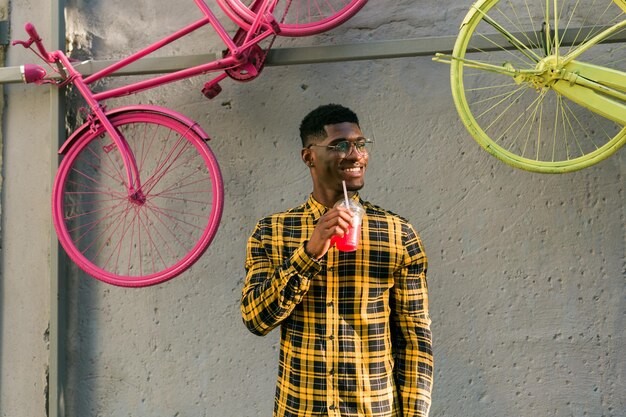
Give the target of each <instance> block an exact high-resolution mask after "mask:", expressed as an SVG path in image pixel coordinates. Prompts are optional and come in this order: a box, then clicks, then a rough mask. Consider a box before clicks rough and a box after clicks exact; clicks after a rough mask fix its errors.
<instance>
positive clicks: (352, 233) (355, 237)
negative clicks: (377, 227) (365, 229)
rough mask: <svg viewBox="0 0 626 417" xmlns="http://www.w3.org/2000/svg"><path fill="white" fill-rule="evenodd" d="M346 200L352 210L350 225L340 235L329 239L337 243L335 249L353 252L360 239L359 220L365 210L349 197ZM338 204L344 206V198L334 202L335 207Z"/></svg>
mask: <svg viewBox="0 0 626 417" xmlns="http://www.w3.org/2000/svg"><path fill="white" fill-rule="evenodd" d="M348 202H349V207H350V211H352V214H353V217H352V226H351V227H350V228H349V229H348V232H347V233H346V234H344V235H343V236H342V237H339V236H333V237H332V238H331V240H330V241H331V243H332V244H333V245H337V249H339V250H340V251H342V252H354V251H355V250H356V249H357V248H358V247H359V241H360V240H361V222H362V220H363V215H364V214H365V210H364V209H363V207H362V206H361V205H360V204H359V203H358V202H357V201H355V200H350V199H349V200H348ZM338 205H344V206H346V203H345V200H343V199H342V200H339V201H338V202H337V203H336V204H335V207H336V206H338Z"/></svg>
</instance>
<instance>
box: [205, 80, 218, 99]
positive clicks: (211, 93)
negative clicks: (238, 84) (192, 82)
mask: <svg viewBox="0 0 626 417" xmlns="http://www.w3.org/2000/svg"><path fill="white" fill-rule="evenodd" d="M221 92H222V87H221V86H220V85H219V84H218V83H213V82H210V81H209V82H208V83H206V84H204V88H203V89H202V94H204V96H205V97H206V98H208V99H209V100H210V99H212V98H215V97H217V95H218V94H219V93H221Z"/></svg>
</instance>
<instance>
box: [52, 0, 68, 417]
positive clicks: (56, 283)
mask: <svg viewBox="0 0 626 417" xmlns="http://www.w3.org/2000/svg"><path fill="white" fill-rule="evenodd" d="M50 7H51V25H50V32H51V35H52V39H51V41H52V45H53V46H54V47H55V49H61V50H65V13H64V11H65V0H52V1H51V4H50ZM50 139H51V144H52V145H51V155H50V158H51V164H50V165H51V170H52V172H51V178H52V180H51V181H54V177H55V175H56V171H57V168H58V165H59V155H58V153H57V149H58V148H59V146H61V144H62V143H63V141H64V140H65V91H64V89H59V88H57V87H50ZM50 189H52V186H51V187H50ZM50 224H52V221H50ZM51 228H52V227H51ZM50 240H51V242H50V351H49V364H48V415H49V416H50V417H64V416H65V409H64V397H63V394H64V383H65V369H66V366H65V365H66V360H65V354H66V346H65V342H66V340H67V335H66V331H65V329H66V328H67V274H66V270H67V260H66V256H65V253H64V252H63V250H61V248H60V246H59V241H58V240H57V237H56V234H55V232H54V228H52V230H51V233H50Z"/></svg>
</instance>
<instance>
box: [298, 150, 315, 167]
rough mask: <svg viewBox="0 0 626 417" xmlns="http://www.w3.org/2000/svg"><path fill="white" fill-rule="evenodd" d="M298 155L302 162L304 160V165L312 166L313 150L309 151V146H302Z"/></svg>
mask: <svg viewBox="0 0 626 417" xmlns="http://www.w3.org/2000/svg"><path fill="white" fill-rule="evenodd" d="M300 156H301V157H302V162H304V164H305V165H306V166H309V167H312V166H313V152H311V149H310V148H303V149H302V152H301V154H300Z"/></svg>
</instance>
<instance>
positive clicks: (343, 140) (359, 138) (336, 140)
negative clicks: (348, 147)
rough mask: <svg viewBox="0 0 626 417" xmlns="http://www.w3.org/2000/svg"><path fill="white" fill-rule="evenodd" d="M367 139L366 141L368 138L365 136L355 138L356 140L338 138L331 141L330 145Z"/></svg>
mask: <svg viewBox="0 0 626 417" xmlns="http://www.w3.org/2000/svg"><path fill="white" fill-rule="evenodd" d="M365 139H366V138H365V137H364V136H358V137H356V138H354V139H348V138H336V139H333V140H331V141H330V144H333V143H339V142H345V141H347V142H357V141H359V140H365Z"/></svg>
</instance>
